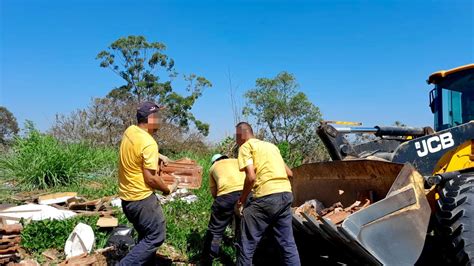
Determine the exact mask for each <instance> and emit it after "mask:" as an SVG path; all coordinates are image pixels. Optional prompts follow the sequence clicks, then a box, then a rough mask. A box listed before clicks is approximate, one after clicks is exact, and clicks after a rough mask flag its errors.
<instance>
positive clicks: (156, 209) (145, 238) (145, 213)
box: [120, 193, 166, 265]
mask: <svg viewBox="0 0 474 266" xmlns="http://www.w3.org/2000/svg"><path fill="white" fill-rule="evenodd" d="M122 209H123V212H124V214H125V216H126V217H127V219H128V221H130V222H131V223H132V224H133V227H134V228H135V230H136V231H137V232H138V243H137V245H135V247H134V248H133V249H132V250H131V251H130V252H129V253H128V254H127V256H125V257H124V258H123V259H122V260H121V261H120V265H153V264H154V263H155V258H156V255H155V253H156V250H157V249H158V247H159V246H160V245H161V244H163V242H164V241H165V236H166V225H165V219H164V217H163V211H162V209H161V205H160V202H159V201H158V198H157V197H156V195H155V194H154V193H153V194H151V195H150V196H149V197H147V198H145V199H142V200H139V201H122Z"/></svg>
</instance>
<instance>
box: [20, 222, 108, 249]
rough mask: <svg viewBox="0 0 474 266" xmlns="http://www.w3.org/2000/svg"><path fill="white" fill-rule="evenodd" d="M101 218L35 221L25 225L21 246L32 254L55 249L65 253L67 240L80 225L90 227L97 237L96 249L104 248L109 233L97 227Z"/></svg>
mask: <svg viewBox="0 0 474 266" xmlns="http://www.w3.org/2000/svg"><path fill="white" fill-rule="evenodd" d="M98 219H99V216H76V217H73V218H70V219H65V220H61V221H60V220H49V219H48V220H42V221H34V222H31V223H28V224H26V225H25V227H24V229H23V230H22V232H21V245H22V247H23V248H25V249H26V250H27V251H28V252H30V253H41V252H43V251H45V250H46V249H50V248H54V249H56V250H58V251H60V252H62V251H64V245H65V244H66V240H67V238H68V237H69V235H70V234H71V232H72V230H73V229H74V227H75V226H76V225H77V224H78V223H80V222H81V223H84V224H87V225H90V226H91V227H92V229H93V231H94V235H95V243H96V244H95V247H96V248H102V247H104V246H105V242H106V241H107V233H106V232H104V231H99V228H98V227H97V226H96V223H97V220H98Z"/></svg>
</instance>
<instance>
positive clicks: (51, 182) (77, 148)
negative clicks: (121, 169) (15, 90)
mask: <svg viewBox="0 0 474 266" xmlns="http://www.w3.org/2000/svg"><path fill="white" fill-rule="evenodd" d="M26 127H27V130H26V131H27V132H26V135H25V136H24V137H17V138H16V139H15V141H14V143H13V147H12V150H13V152H12V153H11V155H10V156H7V157H5V158H0V166H1V168H3V169H4V171H3V173H2V175H4V177H7V178H14V180H15V181H18V182H19V184H20V185H21V186H22V187H24V188H26V189H32V188H39V189H44V188H48V187H57V186H64V185H68V184H74V183H77V182H79V181H80V179H81V178H93V177H97V175H98V174H99V175H110V174H111V173H112V172H113V171H115V168H116V162H117V151H116V150H115V149H111V148H99V147H92V146H90V145H88V144H86V143H71V144H64V143H61V142H59V141H58V140H56V139H55V138H54V137H52V136H50V135H45V134H42V133H40V132H39V131H38V130H36V129H35V128H34V126H33V124H32V123H27V126H26Z"/></svg>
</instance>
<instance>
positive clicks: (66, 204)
mask: <svg viewBox="0 0 474 266" xmlns="http://www.w3.org/2000/svg"><path fill="white" fill-rule="evenodd" d="M159 175H160V176H161V177H162V178H163V179H164V181H165V184H173V183H174V182H175V180H178V181H179V183H178V188H179V189H178V190H177V191H176V192H174V193H172V194H170V195H166V196H165V195H161V194H156V196H157V197H158V198H159V199H160V201H161V203H162V204H166V203H168V202H171V201H175V200H181V201H184V202H186V203H188V204H191V203H193V202H195V201H197V200H198V197H197V196H196V195H194V194H193V193H192V192H191V191H190V190H191V189H197V188H200V187H201V183H202V167H201V166H199V165H198V164H197V163H196V162H195V161H192V160H190V159H187V158H183V159H180V160H178V161H174V162H169V163H168V164H167V165H161V166H160V172H159ZM13 199H14V200H16V201H20V202H22V203H23V204H22V205H12V204H0V265H7V264H9V265H15V264H14V263H20V264H21V265H23V264H22V263H25V261H20V260H21V259H24V257H25V256H23V255H25V254H26V253H25V252H24V250H23V249H22V248H21V246H20V242H21V241H20V240H21V237H20V233H21V230H22V229H23V227H22V224H21V223H20V222H21V221H23V222H25V223H29V222H30V221H40V220H46V219H51V220H63V219H68V218H71V217H74V216H77V215H97V216H99V219H98V220H97V224H96V226H97V227H99V228H101V230H106V231H108V232H110V231H112V233H111V234H110V237H109V239H108V242H107V245H106V246H107V248H105V249H101V250H95V251H94V249H93V247H94V243H95V235H94V232H93V229H92V228H91V227H90V226H89V225H86V224H82V223H79V224H77V225H76V227H75V228H74V230H73V231H72V232H70V235H69V238H68V239H67V241H66V243H65V246H64V253H65V255H66V260H64V261H62V262H61V260H60V257H62V256H60V255H59V254H58V251H57V250H53V249H51V250H47V251H45V252H43V256H45V258H47V259H48V260H49V261H50V262H53V264H54V263H59V265H107V262H106V259H107V260H109V259H110V258H112V259H113V261H114V262H118V260H120V258H121V257H123V256H125V255H126V253H127V252H128V250H129V248H130V247H132V246H133V245H134V244H135V243H134V239H133V237H132V233H131V231H132V228H129V227H127V226H119V223H118V219H117V218H116V217H114V212H115V211H116V208H120V207H121V200H120V198H118V197H117V196H110V197H103V198H99V199H94V200H88V199H86V198H83V197H80V196H78V194H77V193H76V192H59V193H51V194H36V195H35V194H33V193H29V192H25V193H18V194H17V195H15V196H14V198H13ZM114 208H115V209H114ZM122 227H123V228H122ZM119 228H121V229H120V230H116V229H119ZM115 231H117V232H125V231H127V232H130V233H127V234H125V235H123V234H121V233H114V232H115ZM114 241H115V242H114ZM109 242H110V243H109ZM116 242H117V243H119V244H120V245H118V246H116V245H114V243H115V244H116ZM109 244H110V245H109ZM124 244H127V246H126V247H123V245H124ZM20 254H23V255H20ZM118 255H120V256H118ZM160 256H161V257H163V255H162V254H160ZM115 260H117V261H115ZM35 263H36V262H34V263H33V264H28V265H39V264H35Z"/></svg>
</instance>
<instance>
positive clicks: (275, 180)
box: [235, 122, 300, 265]
mask: <svg viewBox="0 0 474 266" xmlns="http://www.w3.org/2000/svg"><path fill="white" fill-rule="evenodd" d="M236 142H237V145H238V146H239V156H238V164H239V169H240V170H241V171H245V183H244V189H243V191H242V194H241V196H240V198H239V200H238V201H237V204H236V206H235V210H236V212H237V213H238V214H239V215H241V216H242V218H241V219H242V221H241V237H240V241H239V243H238V245H237V249H238V250H237V265H252V258H253V255H254V253H255V249H256V247H257V245H258V243H259V241H260V239H261V238H262V235H263V234H264V232H265V231H268V232H269V233H271V234H272V235H273V236H274V237H275V239H276V241H277V243H278V245H279V248H280V254H281V255H282V259H283V263H284V264H285V265H300V259H299V255H298V250H297V248H296V244H295V240H294V237H293V228H292V215H291V203H292V201H293V195H292V193H291V184H290V181H289V180H288V177H291V176H292V175H293V174H292V172H291V170H290V169H289V168H288V166H287V165H286V164H285V162H284V161H283V158H282V157H281V154H280V150H279V149H278V147H276V146H275V145H273V144H272V143H269V142H265V141H262V140H258V139H256V138H255V137H254V134H253V130H252V127H251V126H250V124H248V123H246V122H241V123H239V124H237V126H236ZM252 190H253V197H252V198H251V199H250V201H249V202H248V203H247V204H244V203H245V202H246V201H247V198H248V195H249V193H250V192H251V191H252ZM244 205H245V206H244Z"/></svg>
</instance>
